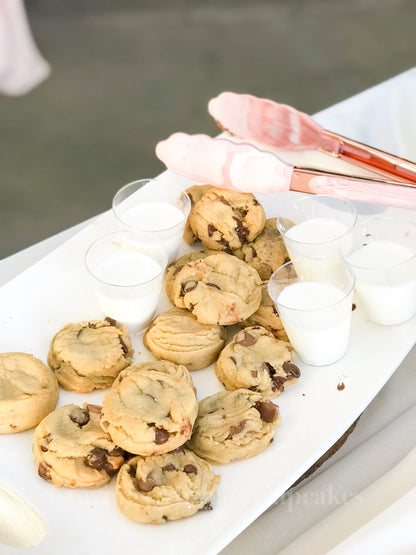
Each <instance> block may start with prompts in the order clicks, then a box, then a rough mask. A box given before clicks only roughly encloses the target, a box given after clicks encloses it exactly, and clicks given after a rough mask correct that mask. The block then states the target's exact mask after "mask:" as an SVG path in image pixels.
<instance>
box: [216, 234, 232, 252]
mask: <svg viewBox="0 0 416 555" xmlns="http://www.w3.org/2000/svg"><path fill="white" fill-rule="evenodd" d="M217 243H219V244H220V245H224V247H226V248H227V249H228V248H229V246H230V243H229V242H228V241H227V240H226V239H224V237H223V236H222V237H221V239H218V240H217Z"/></svg>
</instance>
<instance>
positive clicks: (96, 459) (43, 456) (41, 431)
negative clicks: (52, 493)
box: [33, 404, 126, 488]
mask: <svg viewBox="0 0 416 555" xmlns="http://www.w3.org/2000/svg"><path fill="white" fill-rule="evenodd" d="M100 413H101V407H100V406H98V405H88V404H84V405H83V407H79V406H77V405H75V404H71V405H65V406H63V407H59V408H57V409H56V410H54V411H53V412H51V413H50V414H48V416H46V417H45V418H44V419H43V420H42V421H41V422H40V424H39V425H38V427H37V428H36V431H35V437H34V442H33V454H34V456H35V461H36V463H37V465H38V474H39V476H40V477H41V478H43V479H44V480H46V481H47V482H51V483H52V484H54V485H55V486H58V487H60V486H63V487H66V488H99V487H101V486H103V485H104V484H107V483H108V482H109V481H110V480H111V477H112V476H114V475H115V474H116V473H117V471H118V469H119V468H120V466H121V465H122V464H123V463H124V461H125V455H126V454H125V453H124V451H123V450H122V449H120V447H118V446H117V445H116V444H115V443H114V442H113V440H112V439H111V437H110V436H109V434H108V433H106V432H104V431H103V430H102V428H101V426H100Z"/></svg>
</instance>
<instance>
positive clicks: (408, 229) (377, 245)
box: [340, 217, 416, 325]
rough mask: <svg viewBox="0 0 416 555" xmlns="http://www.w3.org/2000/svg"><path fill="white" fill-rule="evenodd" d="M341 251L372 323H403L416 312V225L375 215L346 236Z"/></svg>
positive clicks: (359, 298) (341, 244)
mask: <svg viewBox="0 0 416 555" xmlns="http://www.w3.org/2000/svg"><path fill="white" fill-rule="evenodd" d="M340 254H341V256H342V257H343V259H344V260H345V262H346V263H347V264H348V265H349V266H350V268H351V269H352V271H353V272H354V274H355V278H356V285H355V290H356V293H357V297H358V301H359V302H360V303H361V305H362V308H363V309H364V312H365V314H366V316H367V318H368V320H369V321H370V322H373V323H376V324H384V325H394V324H400V323H402V322H405V321H407V320H409V319H410V318H412V317H413V316H414V315H415V314H416V224H414V223H412V222H408V221H405V220H401V219H397V218H389V217H383V218H374V219H373V220H370V221H368V222H366V223H364V224H363V225H361V226H357V227H356V228H354V229H353V230H352V231H351V232H350V233H349V234H348V235H347V236H346V237H344V238H343V240H342V241H341V243H340Z"/></svg>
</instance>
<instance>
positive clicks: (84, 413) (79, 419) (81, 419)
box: [69, 407, 90, 426]
mask: <svg viewBox="0 0 416 555" xmlns="http://www.w3.org/2000/svg"><path fill="white" fill-rule="evenodd" d="M69 418H70V419H71V420H72V422H74V423H75V424H78V426H85V424H88V422H89V421H90V412H89V410H88V409H82V408H81V407H74V408H73V409H72V410H71V413H70V415H69Z"/></svg>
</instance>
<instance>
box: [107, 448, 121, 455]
mask: <svg viewBox="0 0 416 555" xmlns="http://www.w3.org/2000/svg"><path fill="white" fill-rule="evenodd" d="M108 454H109V455H110V456H111V457H123V456H124V449H122V448H121V447H114V449H112V450H111V451H110V452H109V453H108Z"/></svg>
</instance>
